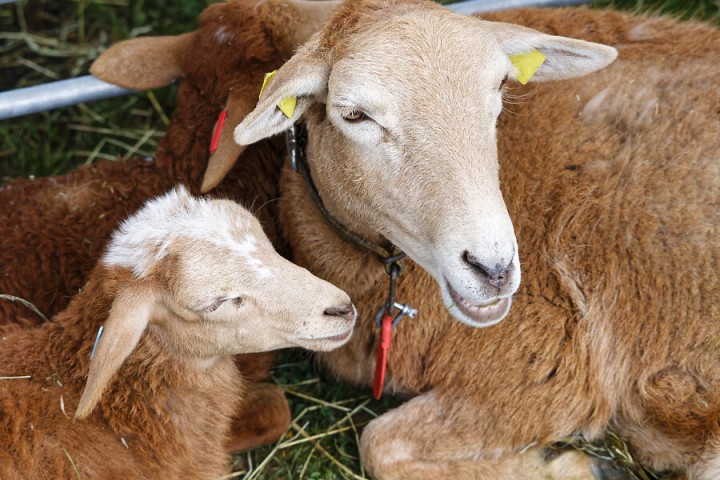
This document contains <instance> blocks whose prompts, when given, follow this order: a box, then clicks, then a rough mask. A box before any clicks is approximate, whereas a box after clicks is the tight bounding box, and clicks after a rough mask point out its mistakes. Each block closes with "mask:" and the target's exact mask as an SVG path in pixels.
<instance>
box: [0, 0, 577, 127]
mask: <svg viewBox="0 0 720 480" xmlns="http://www.w3.org/2000/svg"><path fill="white" fill-rule="evenodd" d="M8 1H15V0H0V3H3V2H8ZM580 3H587V0H468V1H464V2H460V3H454V4H451V5H447V7H448V8H450V9H451V10H454V11H456V12H459V13H463V14H471V13H479V12H489V11H494V10H505V9H509V8H518V7H530V6H536V7H538V6H539V7H548V6H562V5H577V4H580ZM136 92H137V90H128V89H126V88H120V87H117V86H115V85H112V84H110V83H107V82H103V81H102V80H98V79H97V78H95V77H93V76H91V75H87V76H84V77H77V78H71V79H69V80H60V81H58V82H51V83H46V84H43V85H38V86H35V87H27V88H20V89H17V90H11V91H8V92H1V93H0V120H3V119H7V118H13V117H19V116H22V115H29V114H31V113H37V112H43V111H45V110H52V109H53V108H61V107H67V106H69V105H76V104H78V103H85V102H92V101H94V100H102V99H105V98H112V97H118V96H121V95H128V94H131V93H136Z"/></svg>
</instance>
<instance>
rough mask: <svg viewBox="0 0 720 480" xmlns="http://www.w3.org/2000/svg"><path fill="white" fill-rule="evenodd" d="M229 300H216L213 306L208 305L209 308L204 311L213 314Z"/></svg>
mask: <svg viewBox="0 0 720 480" xmlns="http://www.w3.org/2000/svg"><path fill="white" fill-rule="evenodd" d="M226 300H228V299H227V298H218V299H217V300H215V301H214V302H213V303H212V304H210V305H208V306H207V307H205V308H203V309H202V311H203V312H204V313H212V312H214V311H215V310H217V309H218V308H220V305H222V304H223V303H225V301H226Z"/></svg>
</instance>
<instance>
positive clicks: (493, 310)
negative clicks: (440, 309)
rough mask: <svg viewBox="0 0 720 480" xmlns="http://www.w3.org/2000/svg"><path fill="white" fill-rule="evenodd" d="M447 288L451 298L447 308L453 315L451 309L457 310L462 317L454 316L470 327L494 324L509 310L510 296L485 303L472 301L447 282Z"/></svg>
mask: <svg viewBox="0 0 720 480" xmlns="http://www.w3.org/2000/svg"><path fill="white" fill-rule="evenodd" d="M447 289H448V292H449V293H450V298H451V299H452V303H451V304H450V305H449V306H448V310H449V311H450V313H451V314H453V315H455V312H453V309H457V310H459V312H460V313H461V314H462V317H461V318H458V317H457V316H456V318H458V320H460V321H461V322H463V323H466V324H468V325H470V326H472V327H489V326H492V325H495V324H497V323H499V322H500V321H501V320H502V319H503V318H505V316H506V315H507V313H508V311H510V305H511V304H512V299H511V298H510V297H502V298H501V297H497V298H495V299H494V300H491V301H490V302H485V303H481V302H473V301H470V300H468V299H466V298H464V297H463V296H462V295H460V294H459V293H458V292H457V291H455V289H453V288H452V286H451V285H450V284H449V283H448V284H447Z"/></svg>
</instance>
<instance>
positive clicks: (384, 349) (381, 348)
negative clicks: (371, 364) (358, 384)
mask: <svg viewBox="0 0 720 480" xmlns="http://www.w3.org/2000/svg"><path fill="white" fill-rule="evenodd" d="M392 322H393V317H392V315H390V314H389V313H388V312H387V310H386V311H385V313H384V314H383V316H382V324H381V326H380V343H379V344H378V350H377V359H376V360H375V381H374V382H373V397H375V400H380V396H381V395H382V391H383V385H384V384H385V370H386V368H387V357H388V350H390V340H391V339H392Z"/></svg>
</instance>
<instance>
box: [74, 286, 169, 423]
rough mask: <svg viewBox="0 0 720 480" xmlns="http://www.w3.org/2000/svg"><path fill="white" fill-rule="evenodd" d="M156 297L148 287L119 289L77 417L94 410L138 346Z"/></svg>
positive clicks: (95, 356) (99, 343) (91, 362)
mask: <svg viewBox="0 0 720 480" xmlns="http://www.w3.org/2000/svg"><path fill="white" fill-rule="evenodd" d="M152 297H153V296H152V294H151V293H148V292H147V291H146V290H143V292H142V293H140V292H137V293H133V292H131V291H129V290H126V291H122V292H120V293H118V295H117V297H116V298H115V301H114V302H113V304H112V308H111V309H110V315H109V316H108V319H107V321H106V322H105V324H104V325H103V333H102V335H101V336H100V340H99V341H98V345H97V348H96V350H95V355H94V356H93V358H92V360H91V361H90V371H89V373H88V379H87V383H86V384H85V391H84V392H83V394H82V397H81V398H80V402H79V403H78V407H77V410H76V411H75V418H76V419H83V418H85V417H87V416H88V415H90V414H91V413H92V411H93V409H94V408H95V405H97V403H98V401H99V400H100V397H101V396H102V394H103V391H104V390H105V388H106V387H107V385H108V383H109V382H110V380H111V379H112V377H113V376H114V375H115V372H117V370H118V368H120V366H121V365H122V364H123V362H124V361H125V359H126V358H127V357H128V355H130V354H131V353H132V351H133V350H135V347H136V346H137V344H138V342H139V341H140V337H141V336H142V334H143V332H144V331H145V329H146V328H147V325H148V322H149V321H150V314H151V312H152V309H153V306H154V304H155V302H154V299H153V298H152Z"/></svg>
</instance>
